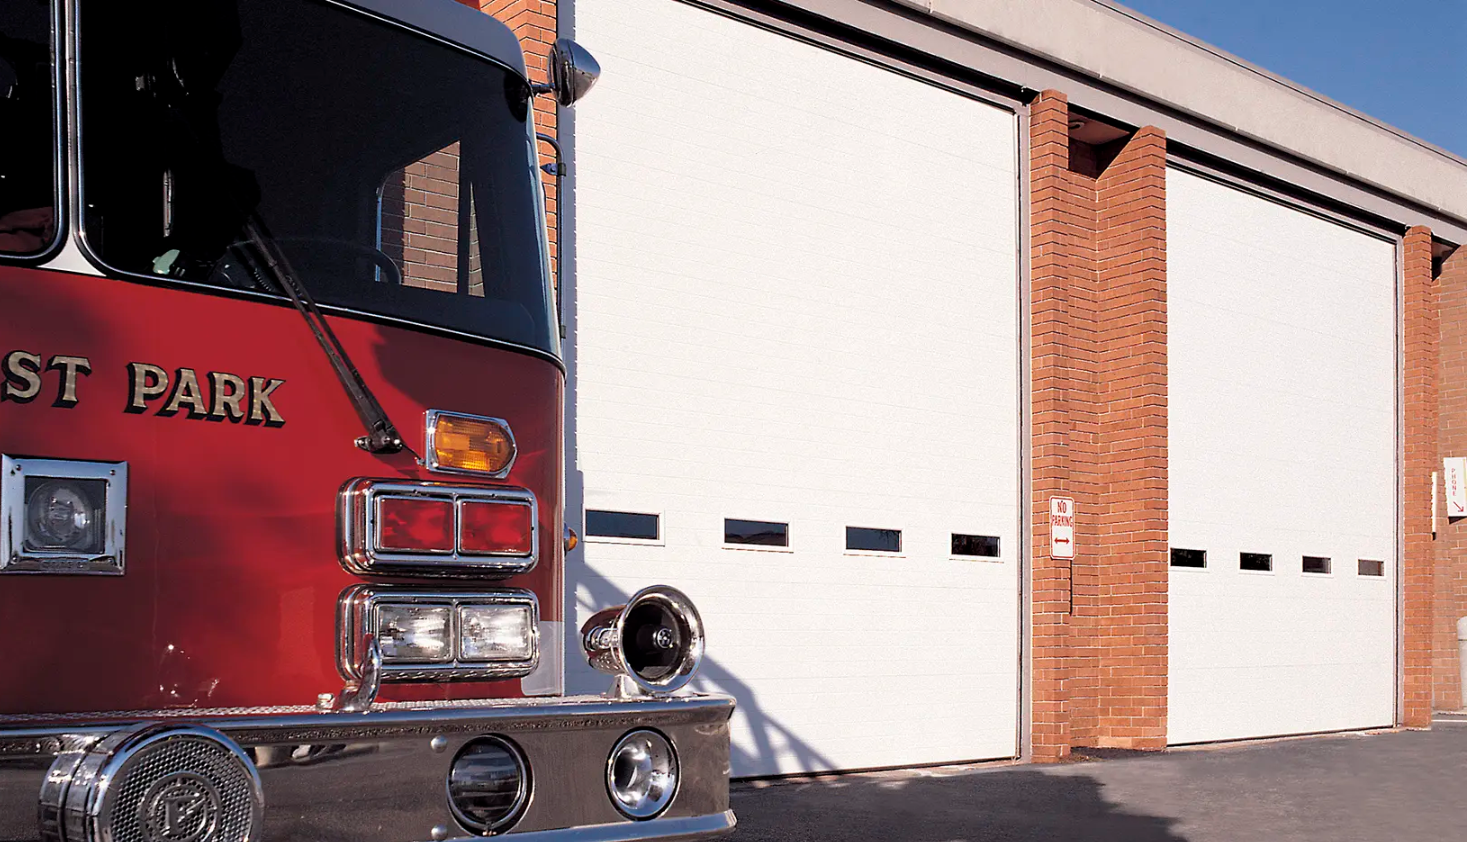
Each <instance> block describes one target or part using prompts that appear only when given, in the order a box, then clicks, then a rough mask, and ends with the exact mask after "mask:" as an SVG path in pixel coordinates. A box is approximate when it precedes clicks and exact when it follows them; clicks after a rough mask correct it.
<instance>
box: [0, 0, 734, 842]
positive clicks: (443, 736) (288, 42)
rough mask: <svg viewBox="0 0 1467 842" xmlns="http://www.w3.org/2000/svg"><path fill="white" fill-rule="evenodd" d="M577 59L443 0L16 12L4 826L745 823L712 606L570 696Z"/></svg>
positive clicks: (5, 117)
mask: <svg viewBox="0 0 1467 842" xmlns="http://www.w3.org/2000/svg"><path fill="white" fill-rule="evenodd" d="M552 64H553V68H552V70H553V72H552V73H551V74H550V75H551V78H550V80H549V81H547V82H544V83H539V84H537V83H536V82H535V81H532V80H531V79H530V78H529V77H528V76H527V73H526V70H525V61H524V57H523V54H522V53H521V50H520V47H519V44H518V42H517V41H516V40H515V38H514V36H513V35H512V34H511V32H510V31H509V30H508V29H507V28H505V27H504V26H503V25H502V24H500V23H498V22H496V21H494V20H493V19H492V18H490V17H488V16H487V15H483V14H480V13H479V12H478V11H476V10H473V9H470V8H467V7H465V6H463V5H460V4H458V3H455V2H453V0H148V2H142V3H124V2H118V0H4V2H3V3H0V627H3V628H4V630H5V631H6V634H5V636H4V644H3V648H0V842H20V841H21V840H27V841H29V840H47V842H53V841H54V842H254V841H255V840H300V842H323V841H325V840H343V842H345V840H350V842H408V840H414V842H421V841H423V840H443V839H449V838H471V837H480V836H486V835H497V834H509V835H511V836H512V837H513V838H516V839H521V840H525V842H551V840H556V841H557V842H559V841H560V840H641V839H701V838H705V837H711V836H717V835H721V834H723V833H727V832H728V831H730V830H731V829H732V828H733V824H734V818H733V814H732V813H731V812H730V811H729V809H728V763H729V742H728V740H729V731H728V721H729V716H730V714H731V712H732V703H731V702H730V701H729V700H727V699H725V698H721V697H713V696H705V695H697V694H693V693H691V692H690V691H689V690H688V688H687V687H686V685H687V684H688V682H689V680H690V679H691V678H692V677H693V674H694V672H695V671H696V669H697V667H698V662H699V660H700V659H701V657H702V652H703V641H704V631H703V625H702V621H701V620H700V619H699V617H698V613H697V611H696V609H695V608H694V607H693V605H692V604H691V602H690V601H689V600H688V599H687V597H686V596H684V595H683V594H681V593H679V592H678V591H676V590H674V589H672V588H666V587H651V588H648V589H646V590H644V591H641V592H639V593H637V594H635V595H633V596H632V597H631V598H630V599H629V600H628V601H627V603H626V605H624V606H616V607H608V608H607V610H605V611H603V612H601V613H600V614H598V615H596V616H595V617H593V618H592V619H591V621H589V622H588V623H587V624H586V625H585V626H584V627H583V628H581V629H578V630H573V631H572V632H571V633H573V634H577V635H578V639H579V640H580V642H581V644H582V648H584V650H585V653H586V657H587V659H588V662H589V663H590V664H591V665H592V666H594V667H596V668H597V669H599V670H601V671H603V672H606V673H609V674H610V675H611V676H612V678H610V679H608V681H609V683H611V685H612V688H611V690H609V691H608V692H607V693H606V695H604V696H595V697H569V696H566V695H565V692H564V677H563V676H564V671H563V668H562V666H563V665H562V657H561V653H562V651H563V649H564V641H565V637H564V635H565V634H566V629H565V620H566V618H565V613H564V612H565V594H564V558H565V553H566V552H567V551H569V550H570V549H571V548H573V546H574V543H575V536H574V534H573V533H572V532H570V530H568V529H567V528H566V527H565V521H564V517H563V491H562V485H563V477H562V475H563V461H564V458H563V457H564V454H563V428H562V416H563V409H564V400H565V373H564V368H563V365H562V363H561V356H560V342H561V329H560V324H559V318H558V316H557V306H556V303H555V289H554V286H553V285H552V284H551V282H550V268H549V267H550V261H549V257H548V255H549V246H548V242H547V236H546V223H545V214H544V199H545V196H544V188H543V187H542V182H541V172H540V156H539V154H538V149H539V148H541V147H538V146H537V140H536V138H537V135H536V132H535V128H534V120H533V111H534V109H533V107H532V104H533V101H534V98H535V97H537V96H551V97H554V98H556V99H557V100H558V101H559V103H560V104H562V105H569V104H570V103H571V102H573V101H574V100H575V99H576V98H578V97H579V96H580V95H582V94H584V93H585V92H586V90H588V89H589V88H590V85H591V83H592V82H594V80H595V74H596V73H597V72H598V70H597V68H596V66H595V62H594V60H592V59H591V58H590V56H589V55H588V54H587V53H586V52H585V51H584V50H582V49H581V48H579V47H578V46H576V45H575V44H573V43H571V42H561V43H560V44H558V45H557V48H556V52H555V55H554V57H553V61H552ZM550 166H552V167H553V165H550Z"/></svg>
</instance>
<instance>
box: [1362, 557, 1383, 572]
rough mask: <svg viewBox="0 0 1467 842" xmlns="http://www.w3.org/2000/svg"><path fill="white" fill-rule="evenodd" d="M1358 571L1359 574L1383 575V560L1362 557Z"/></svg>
mask: <svg viewBox="0 0 1467 842" xmlns="http://www.w3.org/2000/svg"><path fill="white" fill-rule="evenodd" d="M1358 572H1359V574H1360V575H1361V576H1384V575H1385V562H1383V561H1379V560H1376V559H1369V558H1362V559H1360V567H1359V568H1358Z"/></svg>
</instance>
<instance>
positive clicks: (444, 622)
mask: <svg viewBox="0 0 1467 842" xmlns="http://www.w3.org/2000/svg"><path fill="white" fill-rule="evenodd" d="M338 610H339V619H338V623H339V626H340V630H341V640H340V643H339V647H340V649H339V653H338V661H339V667H340V669H341V672H342V675H343V676H345V677H346V678H347V679H361V678H363V676H364V675H366V674H367V673H368V672H369V668H368V667H369V660H370V659H371V656H372V654H373V653H372V651H371V650H372V647H373V644H374V643H375V646H376V650H377V654H379V655H380V657H381V664H382V665H381V673H380V677H381V680H382V681H465V680H484V679H496V678H520V677H523V676H526V675H529V674H530V673H532V672H534V671H535V667H536V666H538V665H539V663H540V604H539V602H538V601H537V600H536V598H535V595H534V594H533V593H531V592H529V591H523V590H502V591H492V592H469V591H429V590H409V589H401V588H388V587H378V586H374V585H355V586H353V587H350V588H348V589H347V590H346V591H345V592H343V593H342V595H341V599H340V604H339V609H338Z"/></svg>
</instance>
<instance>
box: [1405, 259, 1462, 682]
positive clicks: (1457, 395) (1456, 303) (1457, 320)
mask: <svg viewBox="0 0 1467 842" xmlns="http://www.w3.org/2000/svg"><path fill="white" fill-rule="evenodd" d="M1435 286H1436V288H1435V293H1436V305H1437V313H1438V317H1439V320H1440V329H1439V331H1438V333H1437V336H1438V347H1437V378H1436V383H1435V386H1436V389H1437V406H1438V407H1439V412H1438V419H1437V436H1438V441H1437V447H1438V453H1439V455H1440V456H1441V457H1446V458H1449V459H1461V458H1462V457H1467V248H1461V247H1458V248H1457V249H1456V250H1455V251H1453V252H1451V253H1450V254H1446V255H1443V256H1442V260H1441V263H1440V268H1439V270H1438V272H1437V278H1436V285H1435ZM1416 294H1417V295H1418V296H1419V295H1421V294H1422V288H1420V287H1418V288H1417V290H1416ZM1407 312H1408V313H1409V312H1410V311H1409V310H1408V311H1407ZM1410 335H1411V334H1410V333H1409V332H1408V336H1410ZM1408 353H1409V352H1408ZM1417 388H1419V386H1418V385H1416V384H1413V383H1412V382H1411V381H1409V380H1408V381H1407V389H1408V390H1410V395H1409V396H1408V398H1407V401H1408V403H1409V402H1410V401H1411V400H1412V398H1413V397H1417V393H1416V391H1415V390H1416V389H1417ZM1445 468H1446V466H1445V465H1444V464H1443V463H1442V462H1437V463H1435V466H1434V470H1436V471H1439V472H1440V473H1439V474H1438V483H1439V485H1438V488H1439V489H1440V499H1439V501H1438V505H1437V510H1436V536H1435V537H1436V571H1435V576H1434V577H1433V580H1432V587H1433V590H1434V596H1435V599H1434V602H1435V605H1434V609H1433V614H1434V615H1435V616H1434V620H1433V624H1432V627H1433V634H1432V644H1431V648H1432V664H1431V672H1432V685H1433V686H1432V699H1433V705H1434V707H1435V708H1436V709H1437V710H1461V709H1462V708H1464V707H1467V700H1464V699H1463V698H1462V684H1461V669H1462V665H1461V664H1460V663H1458V652H1457V621H1458V620H1459V619H1460V618H1462V617H1467V519H1464V518H1467V512H1461V511H1460V510H1459V509H1458V508H1457V507H1454V506H1453V504H1452V499H1451V498H1452V495H1451V494H1450V491H1451V489H1450V486H1449V485H1448V480H1449V478H1448V476H1447V474H1446V471H1445ZM1422 469H1423V470H1424V469H1425V466H1424V465H1423V466H1422ZM1464 474H1467V471H1464ZM1429 481H1430V479H1429V478H1428V482H1429ZM1461 481H1463V482H1467V476H1464V477H1463V478H1462V480H1461ZM1461 496H1462V497H1467V490H1464V492H1463V494H1462V495H1461ZM1457 502H1458V503H1459V504H1462V505H1464V506H1467V501H1464V500H1461V499H1459V500H1458V501H1457ZM1427 505H1430V502H1429V498H1428V503H1427ZM1454 513H1456V514H1454ZM1428 528H1430V527H1428Z"/></svg>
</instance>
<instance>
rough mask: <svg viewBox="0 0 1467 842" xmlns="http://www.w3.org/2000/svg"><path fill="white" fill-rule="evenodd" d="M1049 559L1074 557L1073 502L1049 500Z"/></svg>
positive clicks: (1060, 498)
mask: <svg viewBox="0 0 1467 842" xmlns="http://www.w3.org/2000/svg"><path fill="white" fill-rule="evenodd" d="M1049 557H1050V558H1074V557H1075V501H1074V500H1073V499H1072V498H1069V497H1051V498H1049Z"/></svg>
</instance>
